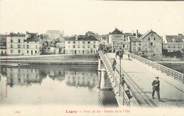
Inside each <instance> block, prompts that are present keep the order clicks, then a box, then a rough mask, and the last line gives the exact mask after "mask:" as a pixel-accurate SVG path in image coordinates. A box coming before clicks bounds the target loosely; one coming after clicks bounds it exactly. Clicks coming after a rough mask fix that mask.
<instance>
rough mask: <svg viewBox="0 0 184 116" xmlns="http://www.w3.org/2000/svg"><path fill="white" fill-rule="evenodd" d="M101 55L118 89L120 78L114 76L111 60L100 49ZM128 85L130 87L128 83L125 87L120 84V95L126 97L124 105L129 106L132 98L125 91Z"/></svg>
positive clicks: (115, 87)
mask: <svg viewBox="0 0 184 116" xmlns="http://www.w3.org/2000/svg"><path fill="white" fill-rule="evenodd" d="M99 56H100V58H101V60H102V62H103V63H104V66H105V68H106V70H107V73H109V76H110V78H112V79H113V81H114V88H113V89H114V90H115V89H118V87H119V86H118V85H119V84H120V79H119V78H117V77H115V76H113V73H114V72H113V69H112V66H111V63H110V61H109V60H108V59H107V57H105V56H104V54H103V53H102V52H101V51H99ZM111 83H112V85H113V82H111ZM128 87H129V85H127V83H125V87H123V86H122V85H120V91H119V92H120V93H119V95H120V96H121V98H123V97H124V105H127V106H129V105H130V99H129V97H128V96H127V94H126V93H125V88H126V89H127V88H128Z"/></svg>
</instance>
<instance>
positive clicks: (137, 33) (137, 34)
mask: <svg viewBox="0 0 184 116" xmlns="http://www.w3.org/2000/svg"><path fill="white" fill-rule="evenodd" d="M136 37H137V38H138V37H139V30H138V29H137V30H136Z"/></svg>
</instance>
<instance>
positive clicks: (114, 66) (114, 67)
mask: <svg viewBox="0 0 184 116" xmlns="http://www.w3.org/2000/svg"><path fill="white" fill-rule="evenodd" d="M116 64H117V63H116V59H115V58H114V60H113V63H112V69H113V71H115V69H116Z"/></svg>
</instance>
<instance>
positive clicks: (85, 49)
mask: <svg viewBox="0 0 184 116" xmlns="http://www.w3.org/2000/svg"><path fill="white" fill-rule="evenodd" d="M98 46H99V41H98V40H97V38H96V37H94V36H91V35H79V36H73V37H67V38H66V39H65V54H75V55H77V54H78V55H85V54H97V50H98Z"/></svg>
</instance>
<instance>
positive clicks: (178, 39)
mask: <svg viewBox="0 0 184 116" xmlns="http://www.w3.org/2000/svg"><path fill="white" fill-rule="evenodd" d="M163 49H165V50H167V52H176V51H183V49H184V35H183V34H178V35H166V36H165V42H164V43H163Z"/></svg>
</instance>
